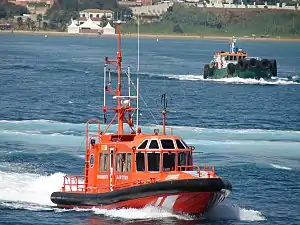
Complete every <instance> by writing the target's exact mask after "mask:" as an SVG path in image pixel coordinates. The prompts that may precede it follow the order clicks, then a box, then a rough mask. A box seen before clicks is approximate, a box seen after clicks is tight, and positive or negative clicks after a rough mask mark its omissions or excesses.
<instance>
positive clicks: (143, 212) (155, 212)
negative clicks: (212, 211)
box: [94, 206, 193, 220]
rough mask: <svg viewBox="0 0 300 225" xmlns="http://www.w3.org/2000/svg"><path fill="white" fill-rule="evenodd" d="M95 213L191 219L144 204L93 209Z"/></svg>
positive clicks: (129, 216) (128, 216) (111, 215)
mask: <svg viewBox="0 0 300 225" xmlns="http://www.w3.org/2000/svg"><path fill="white" fill-rule="evenodd" d="M94 212H95V214H101V215H105V216H109V217H114V218H116V217H117V218H123V219H162V218H176V219H179V220H193V218H192V217H189V216H185V215H177V214H173V213H171V212H168V211H166V210H163V209H161V208H158V207H154V206H146V207H145V208H142V209H133V208H130V209H110V210H107V209H94Z"/></svg>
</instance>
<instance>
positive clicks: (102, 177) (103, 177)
mask: <svg viewBox="0 0 300 225" xmlns="http://www.w3.org/2000/svg"><path fill="white" fill-rule="evenodd" d="M97 179H98V180H105V179H108V175H97Z"/></svg>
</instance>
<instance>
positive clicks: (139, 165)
mask: <svg viewBox="0 0 300 225" xmlns="http://www.w3.org/2000/svg"><path fill="white" fill-rule="evenodd" d="M144 155H145V154H144V153H136V170H137V171H145V158H144Z"/></svg>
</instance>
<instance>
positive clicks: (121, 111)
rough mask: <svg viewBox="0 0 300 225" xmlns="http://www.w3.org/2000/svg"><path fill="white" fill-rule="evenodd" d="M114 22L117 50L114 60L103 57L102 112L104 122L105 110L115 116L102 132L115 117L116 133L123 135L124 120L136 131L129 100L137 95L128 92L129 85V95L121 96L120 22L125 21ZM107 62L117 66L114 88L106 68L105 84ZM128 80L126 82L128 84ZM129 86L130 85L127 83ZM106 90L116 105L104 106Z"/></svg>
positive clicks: (132, 109)
mask: <svg viewBox="0 0 300 225" xmlns="http://www.w3.org/2000/svg"><path fill="white" fill-rule="evenodd" d="M114 23H115V24H116V28H117V32H118V51H117V57H116V59H115V60H108V58H107V57H105V65H104V105H103V112H104V122H106V112H107V110H112V111H115V113H116V114H115V116H114V117H113V119H112V120H111V122H110V123H109V125H108V126H107V127H106V129H105V131H104V132H103V134H104V133H105V132H106V131H107V130H108V128H109V127H110V125H111V124H112V123H113V121H114V120H115V119H116V118H117V120H118V132H117V134H118V135H123V134H124V125H123V123H124V122H126V123H127V124H128V125H129V127H130V128H131V130H132V131H133V133H136V131H135V130H134V129H133V122H132V118H131V115H130V112H132V111H134V110H136V109H135V108H133V107H132V106H131V104H130V100H131V99H132V98H133V99H134V98H137V96H131V94H130V87H129V95H128V96H122V92H121V89H122V83H121V75H122V52H121V24H122V23H125V22H122V21H121V20H117V21H114ZM108 64H114V65H115V66H116V67H117V73H118V76H117V77H118V81H117V82H118V83H117V88H116V89H114V90H113V89H111V88H112V87H111V86H112V85H111V78H110V69H108V79H109V84H108V85H106V73H107V65H108ZM127 72H128V76H129V77H128V79H129V81H130V68H128V70H127ZM129 81H128V84H129ZM129 86H130V85H129ZM106 92H109V93H112V94H113V95H114V96H113V99H116V100H117V107H114V108H108V107H107V106H106V101H107V99H106V97H105V94H106ZM127 112H128V119H127V118H126V117H125V116H126V113H127Z"/></svg>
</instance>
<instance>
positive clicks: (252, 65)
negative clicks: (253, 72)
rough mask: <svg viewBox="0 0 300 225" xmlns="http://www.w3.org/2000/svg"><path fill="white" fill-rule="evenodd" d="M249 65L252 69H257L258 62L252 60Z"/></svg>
mask: <svg viewBox="0 0 300 225" xmlns="http://www.w3.org/2000/svg"><path fill="white" fill-rule="evenodd" d="M249 65H250V67H252V68H254V67H257V60H256V59H255V58H251V59H250V61H249Z"/></svg>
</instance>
